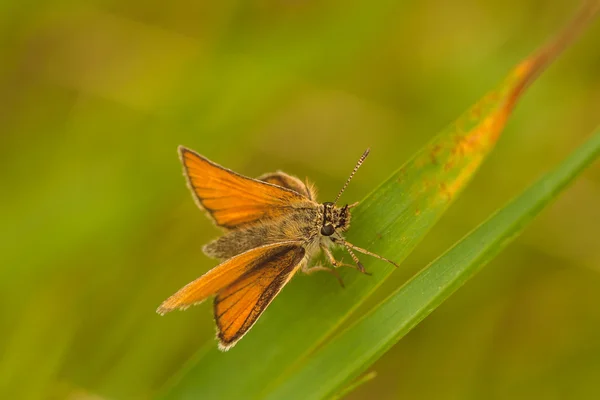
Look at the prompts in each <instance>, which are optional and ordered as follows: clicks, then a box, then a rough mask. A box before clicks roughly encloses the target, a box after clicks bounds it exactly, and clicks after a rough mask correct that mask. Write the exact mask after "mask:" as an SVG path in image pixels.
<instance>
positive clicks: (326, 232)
mask: <svg viewBox="0 0 600 400" xmlns="http://www.w3.org/2000/svg"><path fill="white" fill-rule="evenodd" d="M333 232H335V229H334V227H333V225H324V226H323V227H322V228H321V235H323V236H331V235H333Z"/></svg>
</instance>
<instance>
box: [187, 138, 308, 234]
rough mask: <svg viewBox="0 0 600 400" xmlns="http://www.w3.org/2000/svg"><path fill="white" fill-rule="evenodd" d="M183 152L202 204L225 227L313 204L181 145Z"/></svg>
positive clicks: (297, 194) (231, 227) (232, 226)
mask: <svg viewBox="0 0 600 400" xmlns="http://www.w3.org/2000/svg"><path fill="white" fill-rule="evenodd" d="M179 153H180V157H181V162H182V163H183V166H184V170H185V176H186V178H187V181H188V185H189V187H190V189H191V190H192V193H193V194H194V197H195V199H196V201H197V203H198V205H199V206H200V207H201V208H204V209H205V210H207V211H208V212H209V213H210V215H211V216H212V217H213V219H214V221H215V222H216V223H217V224H218V225H220V226H222V227H224V228H228V229H233V228H237V227H241V226H244V225H248V224H251V223H253V222H256V221H258V220H260V219H263V218H274V217H277V216H280V215H282V214H284V213H285V212H286V211H287V210H289V209H291V208H298V207H302V206H303V205H304V206H307V205H311V204H313V203H312V202H311V201H310V200H309V199H307V198H306V197H304V196H302V195H301V194H299V193H297V192H295V191H293V190H289V189H286V188H282V187H279V186H276V185H273V184H270V183H267V182H262V181H259V180H256V179H252V178H248V177H245V176H242V175H240V174H237V173H235V172H233V171H231V170H229V169H227V168H223V167H221V166H220V165H218V164H215V163H213V162H212V161H210V160H208V159H206V158H205V157H203V156H201V155H199V154H198V153H195V152H194V151H192V150H189V149H186V148H185V147H182V146H180V147H179Z"/></svg>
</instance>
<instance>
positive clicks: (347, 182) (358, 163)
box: [333, 149, 371, 204]
mask: <svg viewBox="0 0 600 400" xmlns="http://www.w3.org/2000/svg"><path fill="white" fill-rule="evenodd" d="M370 151H371V149H367V150H365V152H364V153H363V155H362V156H360V158H359V159H358V162H357V163H356V167H354V169H353V170H352V173H351V174H350V176H349V177H348V180H347V181H346V183H345V184H344V187H342V190H340V192H339V193H338V195H337V197H336V198H335V201H334V202H333V204H336V203H337V202H338V200H339V199H340V197H341V196H342V193H344V190H346V188H347V187H348V184H349V183H350V181H351V180H352V177H353V176H354V174H355V173H356V171H358V169H359V168H360V166H361V165H362V163H363V162H364V161H365V158H367V156H368V155H369V152H370Z"/></svg>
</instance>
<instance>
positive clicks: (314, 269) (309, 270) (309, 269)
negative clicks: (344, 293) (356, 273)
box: [302, 264, 346, 288]
mask: <svg viewBox="0 0 600 400" xmlns="http://www.w3.org/2000/svg"><path fill="white" fill-rule="evenodd" d="M318 271H325V272H329V273H330V274H332V275H333V276H335V277H336V278H337V280H338V282H339V283H340V285H341V286H342V287H343V288H344V287H346V286H345V285H344V281H343V280H342V277H341V276H340V274H339V273H338V272H337V271H336V270H335V269H331V268H327V267H324V266H322V265H313V266H312V267H309V266H308V264H305V265H304V266H303V267H302V272H304V273H305V274H306V275H311V274H312V273H314V272H318Z"/></svg>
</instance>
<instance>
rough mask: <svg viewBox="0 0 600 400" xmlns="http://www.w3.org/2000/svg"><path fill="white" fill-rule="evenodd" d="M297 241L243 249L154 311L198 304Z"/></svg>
mask: <svg viewBox="0 0 600 400" xmlns="http://www.w3.org/2000/svg"><path fill="white" fill-rule="evenodd" d="M299 245H300V244H299V243H296V242H284V243H276V244H270V245H266V246H261V247H257V248H254V249H252V250H249V251H246V252H244V253H242V254H240V255H238V256H235V257H233V258H230V259H229V260H227V261H225V262H223V263H221V264H219V265H217V266H216V267H214V268H213V269H211V270H210V271H208V272H207V273H206V274H204V275H202V276H201V277H200V278H198V279H196V280H195V281H192V282H190V283H188V284H187V285H185V286H184V287H183V288H181V289H180V290H179V291H178V292H177V293H175V294H174V295H172V296H171V297H169V298H168V299H167V300H165V301H164V303H162V304H161V305H160V307H159V308H158V310H157V312H158V313H160V314H165V313H167V312H169V311H173V310H176V309H185V308H187V307H189V306H191V305H194V304H198V303H200V302H202V301H204V300H206V298H207V297H209V296H212V295H214V294H217V293H219V292H220V291H221V290H223V289H225V288H226V287H228V286H229V285H231V284H233V283H234V282H235V281H237V280H238V279H240V278H242V277H243V276H247V274H249V273H251V272H252V271H255V270H256V269H257V268H259V267H260V266H262V265H264V263H265V262H267V261H268V260H272V259H273V257H274V256H276V255H279V254H281V252H282V248H283V249H284V250H287V249H289V248H291V247H293V248H297V247H298V246H299Z"/></svg>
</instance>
